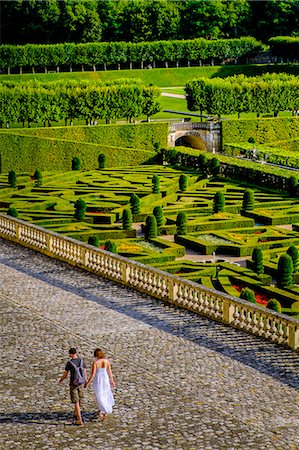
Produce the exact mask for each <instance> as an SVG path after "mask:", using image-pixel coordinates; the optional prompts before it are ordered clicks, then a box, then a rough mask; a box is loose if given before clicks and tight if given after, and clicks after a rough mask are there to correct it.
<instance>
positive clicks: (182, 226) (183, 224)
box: [176, 211, 188, 235]
mask: <svg viewBox="0 0 299 450" xmlns="http://www.w3.org/2000/svg"><path fill="white" fill-rule="evenodd" d="M187 221H188V217H187V214H186V213H185V212H184V211H182V212H180V213H178V215H177V218H176V234H179V235H184V234H187Z"/></svg>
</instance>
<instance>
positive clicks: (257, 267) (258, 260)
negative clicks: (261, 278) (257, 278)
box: [251, 247, 264, 275]
mask: <svg viewBox="0 0 299 450" xmlns="http://www.w3.org/2000/svg"><path fill="white" fill-rule="evenodd" d="M251 258H252V263H253V264H252V270H253V271H254V272H255V273H257V274H258V275H261V274H262V273H264V264H263V252H262V250H261V249H260V248H259V247H255V248H254V249H253V252H252V257H251Z"/></svg>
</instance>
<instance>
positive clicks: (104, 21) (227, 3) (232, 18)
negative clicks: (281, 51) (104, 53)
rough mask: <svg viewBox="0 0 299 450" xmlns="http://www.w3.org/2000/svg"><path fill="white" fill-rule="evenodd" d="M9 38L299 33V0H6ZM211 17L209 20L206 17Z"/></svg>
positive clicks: (4, 28) (4, 24)
mask: <svg viewBox="0 0 299 450" xmlns="http://www.w3.org/2000/svg"><path fill="white" fill-rule="evenodd" d="M0 3H1V4H0V7H1V40H2V42H3V43H5V44H6V43H7V44H25V43H57V42H92V41H98V42H99V41H109V42H111V41H126V42H141V41H153V40H169V39H193V38H199V37H204V38H208V39H217V38H234V37H238V36H243V35H252V36H255V37H257V38H258V39H268V38H269V37H271V36H275V35H286V34H292V33H294V34H295V35H296V33H297V34H298V17H299V0H268V1H265V2H263V1H250V0H209V1H203V0H184V1H177V0H138V1H136V0H105V1H98V0H47V1H40V0H30V1H28V0H16V1H11V0H2V1H1V2H0ZM207 18H208V20H207Z"/></svg>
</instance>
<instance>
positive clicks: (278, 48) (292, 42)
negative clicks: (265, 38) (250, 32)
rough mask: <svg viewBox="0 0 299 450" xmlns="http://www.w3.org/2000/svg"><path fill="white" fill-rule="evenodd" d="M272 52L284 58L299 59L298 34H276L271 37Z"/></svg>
mask: <svg viewBox="0 0 299 450" xmlns="http://www.w3.org/2000/svg"><path fill="white" fill-rule="evenodd" d="M269 45H270V49H271V52H272V53H273V55H275V56H279V57H281V58H283V59H285V58H286V59H296V60H298V59H299V37H298V36H275V37H272V38H270V39H269Z"/></svg>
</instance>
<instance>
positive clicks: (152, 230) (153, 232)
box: [144, 214, 158, 241]
mask: <svg viewBox="0 0 299 450" xmlns="http://www.w3.org/2000/svg"><path fill="white" fill-rule="evenodd" d="M157 235H158V232H157V221H156V217H155V216H154V215H152V214H151V215H149V216H147V218H146V220H145V230H144V236H145V240H146V241H148V240H149V239H155V238H156V237H157Z"/></svg>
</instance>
